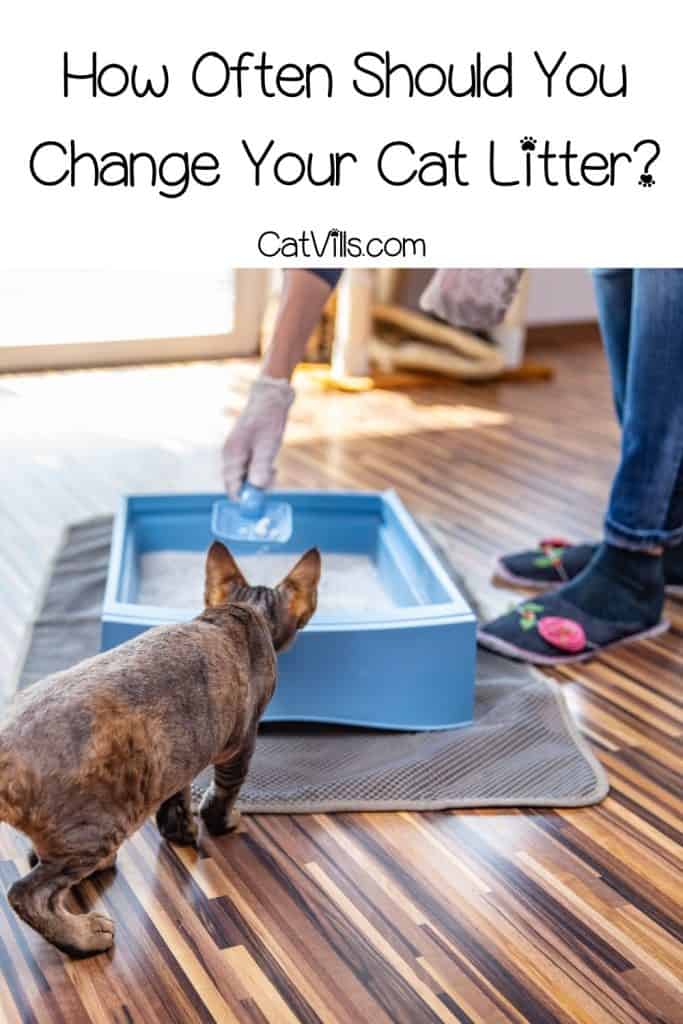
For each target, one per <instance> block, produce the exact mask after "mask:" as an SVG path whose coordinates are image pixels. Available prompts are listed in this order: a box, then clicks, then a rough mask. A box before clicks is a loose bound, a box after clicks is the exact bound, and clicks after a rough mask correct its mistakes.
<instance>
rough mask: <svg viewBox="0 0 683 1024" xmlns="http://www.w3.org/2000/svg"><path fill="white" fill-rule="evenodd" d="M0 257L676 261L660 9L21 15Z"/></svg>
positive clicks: (9, 54) (65, 11)
mask: <svg viewBox="0 0 683 1024" xmlns="http://www.w3.org/2000/svg"><path fill="white" fill-rule="evenodd" d="M5 24H6V28H8V31H6V32H5V33H4V35H3V38H2V41H1V42H0V48H1V50H2V62H1V65H0V86H1V87H2V94H3V137H2V150H1V154H0V155H1V161H0V167H1V170H0V197H1V198H0V203H1V204H2V205H1V210H0V212H1V215H2V233H1V239H2V240H1V243H0V244H1V248H2V260H1V262H2V265H3V266H4V267H6V268H7V267H9V268H31V267H42V268H74V267H82V268H90V267H92V268H123V267H125V268H131V267H133V268H135V267H139V268H141V269H142V268H155V269H160V268H182V267H187V268H193V269H202V268H206V269H209V268H211V269H214V268H215V269H218V268H221V269H223V268H225V267H226V266H250V267H251V266H287V265H290V266H302V265H306V264H309V265H322V266H337V265H340V266H353V265H357V266H372V265H377V266H380V265H396V266H400V265H404V266H420V265H424V266H459V265H467V266H501V265H502V266H506V265H510V266H543V265H545V266H585V265H590V266H594V265H601V266H602V265H605V266H613V265H619V266H623V265H638V266H643V265H650V266H652V265H659V266H661V265H669V266H674V265H679V264H681V263H683V243H682V242H681V238H682V233H681V211H682V209H683V204H682V203H681V198H680V184H679V183H680V176H681V167H682V166H683V133H682V132H681V129H680V104H681V92H682V90H681V74H682V72H681V64H680V58H679V48H680V39H681V32H680V27H681V26H680V14H679V5H678V4H674V3H672V2H671V0H650V3H649V4H647V5H645V6H644V5H643V4H642V3H635V2H631V0H600V2H596V0H573V2H572V3H571V4H565V3H548V2H547V0H518V2H517V3H510V0H477V2H476V3H457V2H454V3H444V2H443V0H420V2H419V3H415V4H407V3H406V4H403V3H396V0H364V2H362V3H359V2H355V0H351V2H347V3H336V4H335V3H327V4H325V3H321V2H309V0H293V2H291V3H282V0H277V2H276V0H251V2H250V3H225V2H224V0H221V2H213V0H203V2H201V3H194V4H193V3H188V2H187V0H183V3H179V2H176V0H165V2H164V3H157V2H156V0H148V2H146V3H143V4H141V3H139V2H137V0H136V2H132V0H118V2H117V3H116V4H103V3H92V0H88V2H80V0H62V2H61V3H59V4H55V3H54V2H51V0H39V2H33V3H31V4H16V5H13V6H12V9H11V11H9V12H8V14H6V16H5Z"/></svg>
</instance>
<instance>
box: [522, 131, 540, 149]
mask: <svg viewBox="0 0 683 1024" xmlns="http://www.w3.org/2000/svg"><path fill="white" fill-rule="evenodd" d="M519 144H520V146H521V147H522V149H523V150H524V152H525V153H533V152H534V150H535V149H536V146H537V144H538V139H534V138H533V137H532V136H531V135H525V136H524V137H523V138H521V139H520V140H519Z"/></svg>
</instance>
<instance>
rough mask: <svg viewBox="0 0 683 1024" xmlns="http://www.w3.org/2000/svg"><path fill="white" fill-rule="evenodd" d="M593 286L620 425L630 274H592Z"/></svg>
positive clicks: (629, 313)
mask: <svg viewBox="0 0 683 1024" xmlns="http://www.w3.org/2000/svg"><path fill="white" fill-rule="evenodd" d="M593 285H594V287H595V298H596V300H597V304H598V315H599V317H600V331H601V333H602V341H603V344H604V346H605V352H606V353H607V360H608V362H609V371H610V377H611V380H612V395H613V397H614V407H615V409H616V412H617V419H618V420H619V423H622V422H623V415H624V402H625V400H626V375H627V368H628V354H629V347H630V338H631V298H632V293H633V271H632V270H594V271H593Z"/></svg>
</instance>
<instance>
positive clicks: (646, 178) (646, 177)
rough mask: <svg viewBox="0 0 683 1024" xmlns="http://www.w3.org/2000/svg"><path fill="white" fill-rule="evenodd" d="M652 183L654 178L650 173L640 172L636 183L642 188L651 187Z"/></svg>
mask: <svg viewBox="0 0 683 1024" xmlns="http://www.w3.org/2000/svg"><path fill="white" fill-rule="evenodd" d="M654 183H655V179H654V178H653V177H652V175H651V174H641V176H640V178H639V179H638V184H639V185H642V186H643V188H652V186H653V185H654Z"/></svg>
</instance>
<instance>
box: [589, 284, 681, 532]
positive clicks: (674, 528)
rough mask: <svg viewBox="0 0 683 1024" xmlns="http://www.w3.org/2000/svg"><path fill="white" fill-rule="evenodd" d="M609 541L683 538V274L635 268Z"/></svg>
mask: <svg viewBox="0 0 683 1024" xmlns="http://www.w3.org/2000/svg"><path fill="white" fill-rule="evenodd" d="M605 538H606V540H607V541H609V543H611V544H617V545H619V546H620V547H626V548H633V549H644V548H647V547H651V546H653V545H659V544H664V545H673V544H678V543H680V542H681V540H683V270H635V271H634V272H633V291H632V303H631V329H630V344H629V355H628V368H627V375H626V393H625V400H624V406H623V435H622V446H621V462H620V465H619V468H618V470H617V474H616V476H615V478H614V482H613V484H612V492H611V496H610V500H609V506H608V510H607V516H606V519H605Z"/></svg>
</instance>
